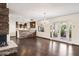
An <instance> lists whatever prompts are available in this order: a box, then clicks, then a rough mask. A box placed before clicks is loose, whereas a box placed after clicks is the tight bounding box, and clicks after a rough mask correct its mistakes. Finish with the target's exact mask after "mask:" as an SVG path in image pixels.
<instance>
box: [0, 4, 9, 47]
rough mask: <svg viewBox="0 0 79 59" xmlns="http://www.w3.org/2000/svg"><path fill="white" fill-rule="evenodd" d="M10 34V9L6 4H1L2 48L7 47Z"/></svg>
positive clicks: (0, 39) (0, 44)
mask: <svg viewBox="0 0 79 59" xmlns="http://www.w3.org/2000/svg"><path fill="white" fill-rule="evenodd" d="M8 34H9V9H8V8H7V7H6V3H0V47H3V46H7V45H8V44H7V35H8Z"/></svg>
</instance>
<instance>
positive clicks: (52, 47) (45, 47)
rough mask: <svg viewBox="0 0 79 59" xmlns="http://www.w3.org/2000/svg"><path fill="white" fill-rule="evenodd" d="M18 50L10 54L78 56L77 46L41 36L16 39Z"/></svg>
mask: <svg viewBox="0 0 79 59" xmlns="http://www.w3.org/2000/svg"><path fill="white" fill-rule="evenodd" d="M15 41H18V45H19V47H18V52H17V53H14V54H10V56H11V55H12V56H17V55H18V56H79V46H76V45H69V44H66V43H61V42H55V41H51V40H46V39H42V38H28V39H16V40H15Z"/></svg>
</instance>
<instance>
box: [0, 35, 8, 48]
mask: <svg viewBox="0 0 79 59" xmlns="http://www.w3.org/2000/svg"><path fill="white" fill-rule="evenodd" d="M3 46H8V44H7V35H0V47H3Z"/></svg>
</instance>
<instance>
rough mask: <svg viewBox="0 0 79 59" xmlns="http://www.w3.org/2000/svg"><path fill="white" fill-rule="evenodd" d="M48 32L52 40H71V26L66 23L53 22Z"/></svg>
mask: <svg viewBox="0 0 79 59" xmlns="http://www.w3.org/2000/svg"><path fill="white" fill-rule="evenodd" d="M50 30H51V32H50V37H52V38H53V39H62V40H71V38H72V25H71V24H70V23H68V22H54V23H53V24H52V25H51V27H50Z"/></svg>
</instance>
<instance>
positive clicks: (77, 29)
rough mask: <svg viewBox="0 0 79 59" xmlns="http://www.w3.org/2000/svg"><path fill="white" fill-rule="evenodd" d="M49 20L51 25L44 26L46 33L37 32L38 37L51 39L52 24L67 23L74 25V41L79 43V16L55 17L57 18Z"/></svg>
mask: <svg viewBox="0 0 79 59" xmlns="http://www.w3.org/2000/svg"><path fill="white" fill-rule="evenodd" d="M48 20H50V21H49V22H50V23H49V24H45V25H44V28H45V32H38V31H37V36H39V37H45V38H50V24H52V23H53V22H61V21H67V22H68V23H71V24H72V25H73V29H72V30H73V31H72V40H73V41H79V14H73V15H67V16H61V17H55V18H51V19H48ZM37 23H39V22H37ZM37 25H38V24H37ZM37 29H38V28H37Z"/></svg>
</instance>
